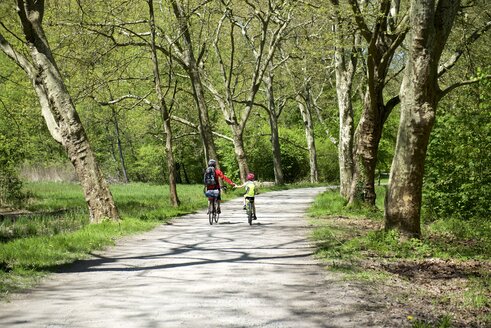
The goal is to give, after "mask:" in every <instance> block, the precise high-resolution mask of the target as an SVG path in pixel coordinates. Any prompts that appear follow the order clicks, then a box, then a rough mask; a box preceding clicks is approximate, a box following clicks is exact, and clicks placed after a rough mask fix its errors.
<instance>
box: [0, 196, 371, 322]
mask: <svg viewBox="0 0 491 328" xmlns="http://www.w3.org/2000/svg"><path fill="white" fill-rule="evenodd" d="M324 190H325V188H307V189H295V190H286V191H276V192H270V193H265V194H261V195H259V196H257V200H256V204H257V205H256V206H257V213H258V218H259V219H258V220H257V221H253V222H254V224H253V226H249V225H248V224H247V220H246V216H245V211H244V210H242V205H241V199H235V200H232V201H229V202H227V203H225V204H222V212H223V214H222V217H221V218H220V222H219V223H220V224H218V225H213V226H210V225H209V224H208V219H207V217H206V214H205V211H200V212H198V213H196V214H191V215H187V216H183V217H181V218H178V219H175V220H174V221H173V222H172V224H171V225H163V226H161V227H158V228H157V229H155V230H152V231H150V232H148V233H144V234H141V235H138V236H135V237H131V238H125V239H123V240H121V241H120V242H119V243H118V244H117V245H116V246H115V247H111V248H110V249H109V250H107V251H105V252H100V253H98V255H97V256H95V257H94V258H92V259H90V260H85V261H79V262H77V263H76V264H75V265H73V266H70V267H69V268H68V270H67V271H66V272H62V273H56V274H53V275H51V276H50V277H49V278H48V279H46V280H45V281H44V282H43V283H42V284H41V285H40V286H39V287H37V288H35V289H34V290H33V291H31V292H30V293H27V294H22V295H17V296H15V297H13V299H12V301H11V302H10V303H5V304H0V326H2V327H50V328H55V327H56V328H61V327H70V328H78V327H80V328H88V327H89V328H91V327H97V328H98V327H145V328H147V327H148V328H151V327H200V328H201V327H292V328H301V327H369V326H374V324H373V318H374V316H375V315H376V312H375V311H376V309H372V310H370V307H369V304H367V301H365V300H364V296H363V292H362V291H361V290H360V289H359V288H357V287H356V286H354V285H351V284H349V283H346V282H342V281H340V280H339V279H337V278H336V277H335V276H333V275H332V274H331V273H329V272H327V271H326V270H324V269H323V267H322V266H321V265H320V264H319V263H318V262H317V261H316V260H315V259H314V258H313V257H312V253H313V248H312V246H311V245H310V243H309V239H308V235H309V225H308V222H307V220H305V217H304V214H305V211H306V209H307V208H308V206H309V205H310V204H311V202H312V201H313V199H314V197H315V196H316V195H317V194H319V193H320V192H322V191H324Z"/></svg>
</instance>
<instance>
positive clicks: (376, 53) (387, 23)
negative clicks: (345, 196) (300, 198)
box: [349, 0, 406, 206]
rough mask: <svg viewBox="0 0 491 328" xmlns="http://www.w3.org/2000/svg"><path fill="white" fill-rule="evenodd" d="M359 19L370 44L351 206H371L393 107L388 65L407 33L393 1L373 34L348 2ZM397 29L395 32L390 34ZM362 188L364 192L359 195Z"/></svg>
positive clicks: (353, 0) (385, 4)
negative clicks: (388, 99)
mask: <svg viewBox="0 0 491 328" xmlns="http://www.w3.org/2000/svg"><path fill="white" fill-rule="evenodd" d="M349 2H350V4H351V6H352V8H353V12H354V14H355V15H356V21H357V24H358V27H359V28H360V30H361V32H360V33H361V35H362V36H363V37H364V38H365V40H366V41H367V43H368V49H367V52H368V54H367V63H366V64H367V90H366V93H365V98H364V106H363V112H362V116H361V118H360V122H359V123H358V127H357V129H356V132H355V133H356V134H357V135H356V136H355V140H356V145H355V149H354V162H355V163H354V164H355V172H354V176H353V181H352V183H351V190H350V197H349V202H350V203H353V202H355V201H356V199H357V198H360V197H361V200H362V201H363V202H365V203H367V204H369V205H372V206H373V205H375V199H376V194H375V169H376V165H377V153H378V147H379V143H380V138H381V136H382V129H383V125H384V123H385V121H386V120H387V118H388V116H389V114H390V112H391V111H392V109H393V106H386V105H385V103H384V96H383V89H384V87H385V83H386V77H387V73H388V69H389V65H390V63H391V61H392V57H393V56H394V52H395V50H396V49H397V48H398V46H399V45H400V44H401V43H402V41H403V40H404V38H405V35H406V29H405V28H404V27H402V28H396V26H395V22H392V21H393V19H395V18H396V16H394V17H392V16H391V14H390V10H391V9H394V10H395V9H396V8H395V7H391V1H390V0H381V1H380V3H379V4H380V7H379V9H378V10H379V13H378V17H377V19H376V21H375V23H374V27H373V29H372V30H370V29H369V28H368V26H367V23H366V22H365V21H364V19H363V15H362V13H361V11H360V8H359V5H358V2H357V0H349ZM400 25H401V26H404V21H403V22H401V23H400ZM391 29H394V31H391ZM360 188H361V192H360Z"/></svg>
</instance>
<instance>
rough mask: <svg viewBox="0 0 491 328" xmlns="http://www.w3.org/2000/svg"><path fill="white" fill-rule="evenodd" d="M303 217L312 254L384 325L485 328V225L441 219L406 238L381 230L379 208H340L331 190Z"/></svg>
mask: <svg viewBox="0 0 491 328" xmlns="http://www.w3.org/2000/svg"><path fill="white" fill-rule="evenodd" d="M383 192H384V190H383V189H382V188H380V189H379V190H378V192H377V195H378V199H380V200H383ZM377 206H378V208H382V201H378V204H377ZM310 215H311V217H312V218H311V223H312V225H313V227H314V230H313V234H312V239H313V240H314V242H315V244H316V245H317V256H318V257H319V258H320V259H322V260H323V261H324V263H325V264H326V267H327V268H328V270H332V271H337V272H341V273H342V274H343V275H344V277H345V278H346V279H348V280H354V281H358V282H361V283H362V285H364V286H365V287H366V291H367V294H368V295H370V297H371V298H373V300H372V301H373V302H375V303H378V304H382V307H383V308H384V311H383V313H381V314H380V315H381V316H383V317H385V318H387V320H389V319H390V318H392V319H393V318H403V322H404V324H405V325H406V326H407V327H415V328H417V327H438V328H446V327H456V328H461V327H462V328H463V327H479V328H484V327H491V261H490V258H491V222H489V221H485V220H484V221H483V220H481V221H477V220H468V221H459V220H456V219H448V218H447V219H445V218H443V219H441V220H438V221H434V222H427V223H424V224H423V225H422V237H421V238H420V239H410V238H405V237H403V236H401V235H399V234H398V233H397V232H395V231H389V232H386V231H385V230H384V225H383V211H382V210H377V209H368V208H352V209H347V208H346V207H345V203H344V200H343V199H342V198H341V197H340V196H339V193H338V192H333V191H329V192H326V193H324V194H322V195H321V196H319V197H318V199H317V200H316V202H315V204H314V206H312V208H311V210H310Z"/></svg>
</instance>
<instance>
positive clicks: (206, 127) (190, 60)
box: [170, 0, 218, 165]
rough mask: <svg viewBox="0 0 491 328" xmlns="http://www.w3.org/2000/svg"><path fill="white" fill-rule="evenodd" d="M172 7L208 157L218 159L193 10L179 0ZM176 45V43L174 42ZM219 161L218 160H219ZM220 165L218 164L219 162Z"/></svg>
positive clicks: (183, 61)
mask: <svg viewBox="0 0 491 328" xmlns="http://www.w3.org/2000/svg"><path fill="white" fill-rule="evenodd" d="M170 2H171V5H172V9H173V12H174V15H175V17H176V19H177V22H178V31H179V34H180V38H181V40H182V44H181V46H179V47H178V49H180V51H179V52H178V53H179V54H180V57H181V59H182V63H185V66H184V68H185V70H186V72H187V74H188V75H189V78H190V80H191V85H192V87H193V95H194V98H195V101H196V104H197V107H198V117H199V123H200V125H199V129H200V133H201V139H202V140H203V144H204V150H205V157H206V159H211V158H213V159H215V160H217V161H218V158H217V157H218V156H217V151H216V146H215V142H214V139H213V133H212V129H211V126H210V119H209V116H208V106H207V103H206V98H205V92H204V87H203V83H202V81H201V75H200V72H199V59H197V58H196V54H195V49H194V42H193V38H192V37H191V26H190V15H191V14H192V11H190V12H186V11H185V10H184V7H183V6H182V4H181V3H180V2H179V1H177V0H171V1H170ZM173 44H174V45H175V43H173ZM217 163H218V162H217ZM217 165H218V164H217Z"/></svg>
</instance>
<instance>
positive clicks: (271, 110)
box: [265, 71, 285, 185]
mask: <svg viewBox="0 0 491 328" xmlns="http://www.w3.org/2000/svg"><path fill="white" fill-rule="evenodd" d="M265 82H266V95H267V97H268V115H269V126H270V129H271V148H272V152H273V170H274V180H275V184H276V185H282V184H284V183H285V179H284V176H283V169H282V168H281V148H280V136H279V131H278V114H277V113H276V102H275V99H274V92H273V91H274V90H273V73H272V72H271V71H268V76H267V78H265Z"/></svg>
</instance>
